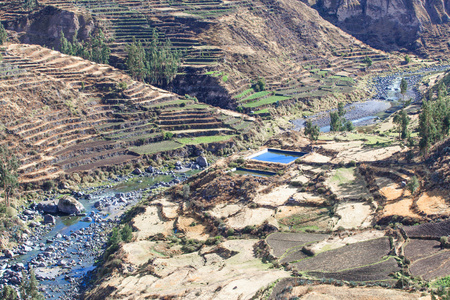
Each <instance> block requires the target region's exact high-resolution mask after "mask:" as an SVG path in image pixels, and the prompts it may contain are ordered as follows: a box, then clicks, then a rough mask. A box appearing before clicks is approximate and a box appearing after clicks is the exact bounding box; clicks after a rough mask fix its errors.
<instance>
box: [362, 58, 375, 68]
mask: <svg viewBox="0 0 450 300" xmlns="http://www.w3.org/2000/svg"><path fill="white" fill-rule="evenodd" d="M363 62H364V63H365V64H366V65H367V66H368V67H370V66H371V65H372V63H373V62H372V59H371V58H370V57H368V56H367V55H366V57H364V59H363Z"/></svg>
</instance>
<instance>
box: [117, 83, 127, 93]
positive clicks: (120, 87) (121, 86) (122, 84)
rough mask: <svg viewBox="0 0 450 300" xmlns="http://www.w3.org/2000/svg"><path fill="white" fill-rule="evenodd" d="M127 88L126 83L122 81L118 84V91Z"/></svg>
mask: <svg viewBox="0 0 450 300" xmlns="http://www.w3.org/2000/svg"><path fill="white" fill-rule="evenodd" d="M127 88H128V85H127V83H126V82H124V81H122V82H120V83H119V90H121V91H125V90H126V89H127Z"/></svg>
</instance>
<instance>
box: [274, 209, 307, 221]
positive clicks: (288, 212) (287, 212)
mask: <svg viewBox="0 0 450 300" xmlns="http://www.w3.org/2000/svg"><path fill="white" fill-rule="evenodd" d="M304 210H305V208H304V207H301V206H280V207H278V210H277V213H276V214H275V218H276V219H277V220H280V219H283V218H286V217H289V216H292V215H296V214H299V213H301V212H302V211H304Z"/></svg>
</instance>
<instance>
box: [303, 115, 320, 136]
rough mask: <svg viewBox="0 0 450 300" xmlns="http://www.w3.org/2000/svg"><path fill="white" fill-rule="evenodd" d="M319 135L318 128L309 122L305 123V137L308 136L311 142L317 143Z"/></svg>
mask: <svg viewBox="0 0 450 300" xmlns="http://www.w3.org/2000/svg"><path fill="white" fill-rule="evenodd" d="M319 134H320V129H319V126H317V125H313V123H312V122H311V120H308V121H306V124H305V135H307V136H309V138H310V139H311V140H313V141H317V140H318V139H319Z"/></svg>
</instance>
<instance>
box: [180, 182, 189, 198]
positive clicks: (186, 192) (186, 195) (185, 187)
mask: <svg viewBox="0 0 450 300" xmlns="http://www.w3.org/2000/svg"><path fill="white" fill-rule="evenodd" d="M182 192H183V199H184V200H187V199H188V198H189V196H190V195H191V186H190V185H189V184H185V185H183V189H182Z"/></svg>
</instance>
